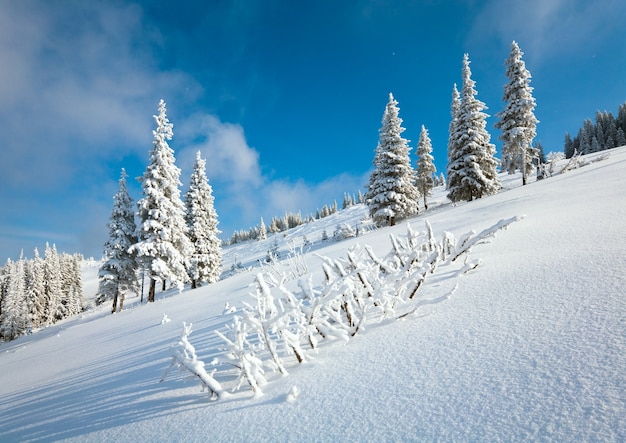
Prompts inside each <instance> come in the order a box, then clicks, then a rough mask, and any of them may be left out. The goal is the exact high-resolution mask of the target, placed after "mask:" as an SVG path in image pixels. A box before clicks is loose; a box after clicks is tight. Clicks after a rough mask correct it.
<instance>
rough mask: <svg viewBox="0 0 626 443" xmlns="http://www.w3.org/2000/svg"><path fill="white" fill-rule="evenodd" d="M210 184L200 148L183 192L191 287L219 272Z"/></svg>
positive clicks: (211, 279)
mask: <svg viewBox="0 0 626 443" xmlns="http://www.w3.org/2000/svg"><path fill="white" fill-rule="evenodd" d="M214 201H215V198H214V197H213V188H211V185H210V184H209V180H208V179H207V176H206V161H205V160H204V159H203V158H202V157H201V154H200V151H198V152H197V153H196V162H195V164H194V167H193V173H192V174H191V180H190V183H189V190H188V191H187V193H186V194H185V207H186V209H187V212H186V214H185V217H186V220H187V227H188V228H189V240H191V243H192V245H193V253H192V255H191V258H190V260H189V277H190V279H191V288H192V289H193V288H196V287H197V286H198V285H199V284H202V283H214V282H216V281H218V280H219V278H220V274H221V272H222V243H221V241H220V239H219V238H218V235H219V233H220V231H219V230H218V229H217V225H218V223H219V222H218V219H217V212H216V211H215V206H214Z"/></svg>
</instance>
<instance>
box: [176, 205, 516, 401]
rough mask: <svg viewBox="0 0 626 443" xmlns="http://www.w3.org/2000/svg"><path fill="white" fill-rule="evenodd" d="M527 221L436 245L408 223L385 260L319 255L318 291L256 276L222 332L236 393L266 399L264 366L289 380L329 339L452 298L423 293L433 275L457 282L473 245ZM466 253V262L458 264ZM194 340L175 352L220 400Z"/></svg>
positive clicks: (358, 254) (356, 251) (354, 252)
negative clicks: (246, 389)
mask: <svg viewBox="0 0 626 443" xmlns="http://www.w3.org/2000/svg"><path fill="white" fill-rule="evenodd" d="M520 219H521V217H513V218H510V219H506V220H500V221H499V222H498V223H496V224H495V225H493V226H491V227H489V228H487V229H484V230H483V231H481V232H480V233H478V234H476V233H475V232H474V231H470V232H468V233H466V234H465V235H463V236H461V237H460V238H459V239H458V241H457V240H456V239H455V237H454V236H453V235H452V234H451V233H448V232H445V233H444V234H443V236H442V237H441V240H440V241H437V240H436V239H435V236H434V234H433V230H432V227H431V226H430V224H429V223H428V222H426V231H425V232H417V231H414V230H413V229H412V227H411V226H410V225H408V224H407V234H406V235H405V236H395V235H391V236H390V242H391V251H390V252H389V253H388V254H387V255H386V256H384V257H383V258H381V257H379V256H377V255H376V254H375V253H374V251H373V250H372V248H371V247H369V246H363V247H362V246H360V245H355V246H354V247H352V248H351V249H350V250H348V251H347V252H346V256H345V257H343V258H339V259H331V258H328V257H320V258H321V260H322V272H323V273H324V277H325V279H324V282H323V283H322V284H320V285H319V286H315V285H314V284H313V280H312V277H311V276H309V277H308V278H306V279H301V280H300V281H299V282H298V285H297V290H292V289H290V288H289V287H288V286H287V284H286V282H287V281H288V279H287V278H286V277H285V276H284V275H283V276H282V277H281V276H277V275H276V273H275V272H269V270H266V272H261V273H259V274H257V275H256V277H255V287H256V291H255V293H254V294H250V295H251V297H252V298H253V300H254V302H253V303H248V302H244V303H243V308H242V309H241V312H242V316H238V315H237V316H234V318H233V322H232V323H231V324H230V325H228V326H227V327H226V329H227V330H226V331H225V332H220V331H217V335H218V336H219V337H220V338H221V339H222V340H223V341H224V342H225V344H226V346H225V348H223V349H222V350H223V351H224V352H225V355H224V358H223V359H222V360H223V361H224V362H225V363H227V364H228V365H229V366H231V367H234V368H236V370H237V373H238V376H237V381H236V383H235V386H234V388H233V390H238V389H239V388H240V387H241V386H242V385H243V384H244V383H245V384H247V385H248V386H250V388H251V390H252V391H253V392H254V394H255V395H261V393H262V392H261V387H262V386H263V385H264V384H265V383H267V381H268V379H267V377H266V373H265V369H271V370H273V371H274V372H275V373H279V374H281V375H287V373H288V372H287V367H288V366H289V364H299V363H304V362H306V361H307V360H309V359H311V358H312V356H313V355H314V354H315V353H316V352H319V349H320V347H321V346H322V344H323V343H324V342H331V341H337V340H339V341H342V342H344V343H348V342H349V341H350V338H351V337H353V336H355V335H356V334H358V333H359V332H361V331H362V330H363V329H364V328H365V327H367V326H368V325H371V324H374V323H376V322H380V321H382V320H385V319H394V320H395V319H400V318H405V317H407V316H408V315H411V314H413V313H414V312H416V310H417V309H418V308H419V307H420V306H424V305H429V304H436V303H440V302H442V301H444V300H446V299H448V298H449V297H450V296H451V295H452V294H453V293H454V291H455V290H456V286H455V287H454V289H452V291H451V292H449V293H447V294H443V295H439V296H437V297H434V298H432V297H431V298H428V297H424V296H422V295H421V293H420V289H421V288H422V287H423V285H424V282H425V281H426V279H427V277H428V276H429V275H432V274H435V273H436V272H437V270H438V269H439V267H440V266H447V267H450V266H453V265H454V266H455V267H454V268H453V269H452V270H453V273H452V275H454V276H457V277H458V276H460V275H463V274H465V273H467V272H470V271H471V270H473V269H475V268H476V267H478V265H479V264H480V260H475V261H470V260H468V259H467V256H468V254H469V252H470V251H471V250H472V248H473V247H474V246H476V245H480V244H484V243H488V242H489V241H490V239H491V238H492V237H494V236H495V234H496V232H497V231H499V230H501V229H506V228H507V227H508V226H509V225H510V224H511V223H513V222H515V221H517V220H520ZM463 256H465V257H466V259H465V262H464V263H463V264H462V265H458V264H457V260H458V259H459V258H461V257H463ZM238 312H240V311H238ZM189 332H190V330H189ZM187 335H188V332H187V331H186V330H185V333H184V334H183V338H182V339H181V342H179V345H178V347H176V348H175V349H176V352H174V358H175V363H177V364H178V365H181V366H183V367H184V368H186V369H187V370H189V371H190V372H192V373H193V374H194V375H196V376H198V377H199V378H200V379H201V380H202V382H203V384H204V386H206V387H207V388H208V389H209V390H210V391H211V392H212V397H213V398H219V396H221V395H223V392H224V391H223V389H222V387H221V385H220V384H219V383H217V381H216V379H215V378H213V375H214V374H213V373H212V374H210V375H209V374H206V372H205V371H204V364H203V363H202V362H198V361H197V359H196V357H195V352H194V351H193V347H191V345H190V344H189V342H188V341H187Z"/></svg>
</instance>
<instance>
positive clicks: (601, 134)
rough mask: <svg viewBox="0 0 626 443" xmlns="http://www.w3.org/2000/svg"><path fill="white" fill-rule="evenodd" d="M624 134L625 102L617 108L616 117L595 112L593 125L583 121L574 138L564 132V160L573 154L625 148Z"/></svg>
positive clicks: (588, 120)
mask: <svg viewBox="0 0 626 443" xmlns="http://www.w3.org/2000/svg"><path fill="white" fill-rule="evenodd" d="M625 134H626V102H625V103H622V104H621V105H620V106H619V108H618V112H617V117H615V116H614V115H613V113H611V112H607V111H604V112H600V111H596V119H595V123H594V122H593V121H592V120H591V119H590V118H587V119H585V121H584V122H583V125H582V126H581V127H580V129H579V130H578V134H577V135H576V136H575V137H574V138H572V136H571V135H570V134H569V132H566V133H565V143H564V146H563V152H564V153H565V157H566V158H571V157H572V156H573V155H574V154H575V153H578V154H590V153H593V152H599V151H604V150H606V149H613V148H617V147H619V146H625V145H626V135H625Z"/></svg>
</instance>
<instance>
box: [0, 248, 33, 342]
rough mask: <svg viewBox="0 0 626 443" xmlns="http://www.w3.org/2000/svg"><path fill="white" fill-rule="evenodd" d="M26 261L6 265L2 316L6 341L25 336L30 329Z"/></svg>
mask: <svg viewBox="0 0 626 443" xmlns="http://www.w3.org/2000/svg"><path fill="white" fill-rule="evenodd" d="M24 263H25V260H24V259H23V258H20V259H19V260H18V261H16V262H9V263H7V265H6V268H5V269H7V271H8V272H7V274H6V275H5V278H6V279H7V280H6V291H5V295H4V297H3V299H2V310H1V311H2V313H1V314H0V336H1V337H2V338H3V339H4V340H13V339H14V338H17V337H19V336H20V335H22V334H24V333H25V332H26V330H27V329H28V328H29V327H30V324H29V322H28V317H29V316H28V311H27V304H26V288H25V275H24Z"/></svg>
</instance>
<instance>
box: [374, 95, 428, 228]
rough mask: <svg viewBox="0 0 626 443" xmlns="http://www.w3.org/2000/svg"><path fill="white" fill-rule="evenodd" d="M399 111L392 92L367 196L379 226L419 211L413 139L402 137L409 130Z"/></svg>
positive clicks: (389, 223)
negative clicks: (411, 148) (412, 164)
mask: <svg viewBox="0 0 626 443" xmlns="http://www.w3.org/2000/svg"><path fill="white" fill-rule="evenodd" d="M398 113H399V108H398V102H397V101H396V100H395V99H394V98H393V94H391V93H390V94H389V102H388V103H387V107H386V108H385V112H384V114H383V120H382V127H381V128H380V131H379V138H378V146H377V147H376V155H375V157H374V162H373V163H374V171H373V172H372V174H371V176H370V180H369V184H368V190H367V194H366V196H365V198H366V201H367V205H368V207H369V212H370V215H371V216H372V218H373V220H374V222H375V223H376V225H378V226H383V225H385V224H388V225H391V226H393V225H395V223H396V221H397V220H401V219H403V218H407V217H410V216H412V215H415V214H417V212H418V206H417V201H418V199H419V191H418V190H417V188H416V186H415V184H414V183H415V171H414V170H413V168H412V167H411V160H410V158H409V151H410V148H409V145H408V142H409V141H408V140H406V139H404V138H402V133H403V132H404V131H405V129H404V128H403V127H402V126H401V125H402V119H401V118H400V117H399V116H398Z"/></svg>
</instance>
